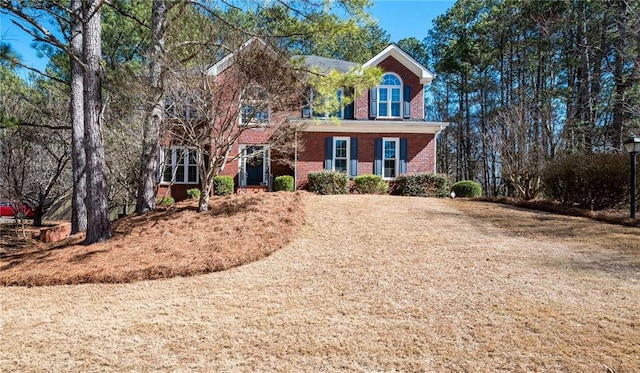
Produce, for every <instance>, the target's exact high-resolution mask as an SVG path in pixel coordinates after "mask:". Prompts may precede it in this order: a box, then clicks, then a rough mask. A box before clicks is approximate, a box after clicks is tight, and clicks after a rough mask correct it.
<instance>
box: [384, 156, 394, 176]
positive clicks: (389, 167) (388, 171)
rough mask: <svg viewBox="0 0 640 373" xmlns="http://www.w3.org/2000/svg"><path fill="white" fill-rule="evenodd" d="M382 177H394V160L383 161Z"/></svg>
mask: <svg viewBox="0 0 640 373" xmlns="http://www.w3.org/2000/svg"><path fill="white" fill-rule="evenodd" d="M384 177H396V160H395V159H385V160H384Z"/></svg>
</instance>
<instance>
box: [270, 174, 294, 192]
mask: <svg viewBox="0 0 640 373" xmlns="http://www.w3.org/2000/svg"><path fill="white" fill-rule="evenodd" d="M273 190H275V191H276V192H277V191H279V190H284V191H286V192H293V176H290V175H282V176H277V177H276V178H275V180H274V181H273Z"/></svg>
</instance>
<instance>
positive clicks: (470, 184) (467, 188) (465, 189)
mask: <svg viewBox="0 0 640 373" xmlns="http://www.w3.org/2000/svg"><path fill="white" fill-rule="evenodd" d="M451 191H452V192H454V193H455V194H456V197H471V198H473V197H480V196H481V195H482V187H481V186H480V184H478V183H476V182H475V181H473V180H462V181H458V182H457V183H454V184H453V185H452V186H451Z"/></svg>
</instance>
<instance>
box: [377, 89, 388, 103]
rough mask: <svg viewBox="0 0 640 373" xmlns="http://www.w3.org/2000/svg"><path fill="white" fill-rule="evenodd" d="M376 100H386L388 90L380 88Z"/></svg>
mask: <svg viewBox="0 0 640 373" xmlns="http://www.w3.org/2000/svg"><path fill="white" fill-rule="evenodd" d="M378 99H379V100H380V101H381V102H382V101H387V100H388V90H387V89H386V88H380V92H379V94H378Z"/></svg>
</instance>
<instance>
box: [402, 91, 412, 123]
mask: <svg viewBox="0 0 640 373" xmlns="http://www.w3.org/2000/svg"><path fill="white" fill-rule="evenodd" d="M404 118H411V87H409V86H408V85H405V86H404Z"/></svg>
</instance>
